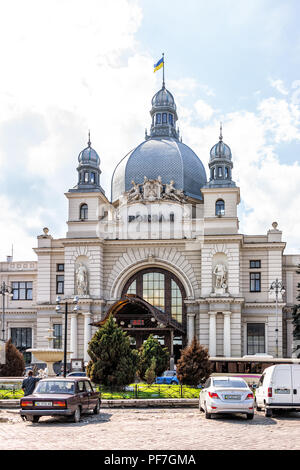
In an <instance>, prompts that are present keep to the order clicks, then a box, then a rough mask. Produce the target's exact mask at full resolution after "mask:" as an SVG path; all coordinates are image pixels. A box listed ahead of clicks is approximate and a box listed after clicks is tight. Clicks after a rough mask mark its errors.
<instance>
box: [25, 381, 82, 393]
mask: <svg viewBox="0 0 300 470" xmlns="http://www.w3.org/2000/svg"><path fill="white" fill-rule="evenodd" d="M74 390H75V387H74V382H67V381H59V380H53V381H47V382H39V384H38V385H37V387H36V389H35V391H34V392H35V393H41V394H48V393H67V394H69V395H74Z"/></svg>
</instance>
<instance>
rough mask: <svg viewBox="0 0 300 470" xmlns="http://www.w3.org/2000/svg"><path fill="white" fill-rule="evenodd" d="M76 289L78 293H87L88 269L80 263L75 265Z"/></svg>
mask: <svg viewBox="0 0 300 470" xmlns="http://www.w3.org/2000/svg"><path fill="white" fill-rule="evenodd" d="M76 291H77V294H78V295H88V270H87V268H86V267H85V266H84V264H82V263H79V265H78V266H77V267H76Z"/></svg>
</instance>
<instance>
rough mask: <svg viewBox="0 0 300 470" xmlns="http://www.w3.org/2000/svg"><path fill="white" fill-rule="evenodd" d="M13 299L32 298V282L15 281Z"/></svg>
mask: <svg viewBox="0 0 300 470" xmlns="http://www.w3.org/2000/svg"><path fill="white" fill-rule="evenodd" d="M12 294H13V296H12V300H32V282H31V281H30V282H13V283H12Z"/></svg>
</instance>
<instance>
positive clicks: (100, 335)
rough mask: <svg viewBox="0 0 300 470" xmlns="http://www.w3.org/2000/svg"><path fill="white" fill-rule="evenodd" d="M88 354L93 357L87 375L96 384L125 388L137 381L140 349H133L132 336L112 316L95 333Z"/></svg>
mask: <svg viewBox="0 0 300 470" xmlns="http://www.w3.org/2000/svg"><path fill="white" fill-rule="evenodd" d="M88 354H89V356H90V358H91V360H90V362H89V363H88V366H87V375H88V376H89V377H90V378H91V380H92V381H93V382H94V383H96V384H101V385H104V386H110V387H112V386H121V387H123V386H125V385H129V384H130V383H132V382H133V381H134V380H135V377H136V371H137V367H138V352H137V351H136V350H132V349H131V347H130V339H129V337H128V336H127V335H126V333H125V332H124V331H123V330H122V328H119V327H118V326H117V325H116V323H115V322H114V319H113V317H112V315H110V317H109V318H108V320H107V321H106V323H105V324H104V325H103V326H102V327H101V328H99V330H98V331H97V332H96V333H95V334H94V336H93V338H92V340H91V341H90V343H89V349H88Z"/></svg>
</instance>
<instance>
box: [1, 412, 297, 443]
mask: <svg viewBox="0 0 300 470" xmlns="http://www.w3.org/2000/svg"><path fill="white" fill-rule="evenodd" d="M0 449H1V450H3V449H10V450H12V449H14V450H15V449H82V450H84V449H85V450H87V449H105V450H129V449H143V450H168V449H169V450H197V449H198V450H201V449H286V450H288V449H300V413H286V414H283V413H282V414H280V415H276V416H274V417H273V418H265V416H264V415H263V413H256V414H255V416H254V419H253V421H246V418H245V416H242V415H240V416H239V415H236V416H229V415H228V416H224V415H223V416H217V417H214V418H213V419H211V420H207V419H205V417H204V415H203V414H202V413H201V414H200V412H199V411H198V409H170V408H169V409H103V410H102V411H101V414H100V415H98V416H95V415H85V416H83V417H82V419H81V421H80V422H79V423H77V424H75V423H68V422H66V421H64V420H57V419H54V418H51V417H43V418H41V420H40V422H39V423H37V424H33V423H29V422H23V421H22V420H21V418H20V417H19V415H18V413H17V412H16V411H15V412H13V411H11V412H9V411H5V410H2V411H0Z"/></svg>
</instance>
